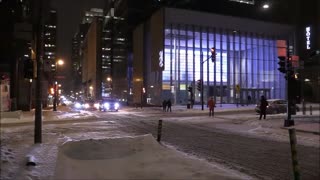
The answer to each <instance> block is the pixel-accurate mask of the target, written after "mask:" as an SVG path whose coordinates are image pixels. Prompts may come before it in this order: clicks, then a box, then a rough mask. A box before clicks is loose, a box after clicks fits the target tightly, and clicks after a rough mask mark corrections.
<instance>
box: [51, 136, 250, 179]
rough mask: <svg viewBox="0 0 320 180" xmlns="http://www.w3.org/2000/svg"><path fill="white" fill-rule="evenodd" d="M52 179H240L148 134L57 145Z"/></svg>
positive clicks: (238, 176)
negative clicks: (157, 140)
mask: <svg viewBox="0 0 320 180" xmlns="http://www.w3.org/2000/svg"><path fill="white" fill-rule="evenodd" d="M242 178H243V177H242ZM54 179H158V180H160V179H241V176H240V175H235V174H233V173H231V172H229V171H226V170H222V169H218V168H217V167H214V166H212V165H210V164H208V163H206V162H204V161H200V160H198V159H191V158H189V157H187V156H185V155H183V154H181V153H178V152H177V151H174V150H173V149H169V148H166V147H164V146H161V145H159V144H158V143H157V142H156V141H155V140H154V138H153V137H152V135H143V136H136V137H125V138H114V139H100V140H92V139H90V140H83V141H71V142H67V143H65V144H64V145H62V146H61V147H60V148H59V153H58V159H57V164H56V170H55V176H54ZM243 179H244V178H243Z"/></svg>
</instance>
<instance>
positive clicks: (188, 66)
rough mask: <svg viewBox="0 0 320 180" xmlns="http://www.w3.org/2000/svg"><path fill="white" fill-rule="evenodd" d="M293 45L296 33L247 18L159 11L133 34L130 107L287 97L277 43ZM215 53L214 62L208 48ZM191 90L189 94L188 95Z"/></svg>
mask: <svg viewBox="0 0 320 180" xmlns="http://www.w3.org/2000/svg"><path fill="white" fill-rule="evenodd" d="M279 39H284V40H288V41H289V42H290V45H292V46H294V45H295V42H294V28H293V27H291V26H289V25H281V24H276V23H268V22H263V21H257V20H252V19H246V18H237V17H231V16H223V15H217V14H209V13H203V12H196V11H190V10H181V9H174V8H163V9H161V10H159V11H157V12H156V13H154V14H153V15H152V16H151V17H150V19H149V20H148V21H146V22H144V23H142V24H140V25H139V26H138V27H137V28H136V29H135V30H134V33H133V103H136V104H137V103H143V104H145V103H147V104H157V105H160V104H161V102H162V101H163V100H164V99H171V100H172V102H174V104H187V103H190V101H191V100H194V101H195V103H200V101H201V93H200V91H199V90H198V89H197V81H198V80H200V79H201V80H202V82H203V86H202V87H201V88H202V89H203V99H204V102H206V100H207V99H208V98H209V97H214V99H215V100H216V102H217V103H243V102H245V101H246V99H247V96H249V95H250V96H251V97H252V100H253V102H257V101H258V100H259V98H260V96H261V95H265V96H266V97H267V98H285V96H286V93H285V92H286V91H285V88H286V87H285V79H284V76H283V74H281V73H279V71H278V54H277V46H276V41H277V40H279ZM212 47H214V48H215V50H216V57H215V62H213V61H212V59H211V58H210V56H211V51H210V49H211V48H212ZM188 87H191V88H192V93H190V92H189V91H188Z"/></svg>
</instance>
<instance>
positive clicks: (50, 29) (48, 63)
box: [43, 10, 58, 72]
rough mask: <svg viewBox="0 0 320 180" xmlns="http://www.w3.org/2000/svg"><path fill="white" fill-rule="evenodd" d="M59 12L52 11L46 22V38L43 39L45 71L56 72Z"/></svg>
mask: <svg viewBox="0 0 320 180" xmlns="http://www.w3.org/2000/svg"><path fill="white" fill-rule="evenodd" d="M56 37H57V12H56V11H55V10H50V12H49V13H48V16H47V18H46V20H45V25H44V38H43V46H44V47H43V61H44V71H45V72H51V71H55V70H56V67H55V66H56V64H55V62H56V60H57V58H58V57H57V56H56V54H57V52H56V50H57V47H56V45H57V39H56Z"/></svg>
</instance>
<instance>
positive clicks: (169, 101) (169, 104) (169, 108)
mask: <svg viewBox="0 0 320 180" xmlns="http://www.w3.org/2000/svg"><path fill="white" fill-rule="evenodd" d="M169 110H170V112H171V100H170V99H168V101H167V111H168V112H169Z"/></svg>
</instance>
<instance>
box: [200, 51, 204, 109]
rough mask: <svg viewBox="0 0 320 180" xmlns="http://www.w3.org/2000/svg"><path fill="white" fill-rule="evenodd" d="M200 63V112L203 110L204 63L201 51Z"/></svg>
mask: <svg viewBox="0 0 320 180" xmlns="http://www.w3.org/2000/svg"><path fill="white" fill-rule="evenodd" d="M200 62H201V66H200V72H201V73H200V79H201V81H200V83H201V93H200V94H201V110H204V102H203V101H204V99H203V63H204V61H203V53H202V51H201V55H200Z"/></svg>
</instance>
